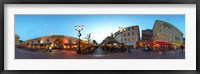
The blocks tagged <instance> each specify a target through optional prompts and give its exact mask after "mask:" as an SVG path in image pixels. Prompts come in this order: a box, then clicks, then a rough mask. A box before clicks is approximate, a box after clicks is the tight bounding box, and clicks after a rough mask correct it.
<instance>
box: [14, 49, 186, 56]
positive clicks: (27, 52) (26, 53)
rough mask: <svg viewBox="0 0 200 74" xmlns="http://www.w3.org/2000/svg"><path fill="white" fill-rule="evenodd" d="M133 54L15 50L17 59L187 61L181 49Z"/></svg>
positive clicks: (138, 51) (133, 52)
mask: <svg viewBox="0 0 200 74" xmlns="http://www.w3.org/2000/svg"><path fill="white" fill-rule="evenodd" d="M130 50H131V53H128V52H124V53H106V52H104V51H102V50H101V48H98V49H96V50H95V52H94V53H91V54H76V53H75V52H74V51H67V50H56V49H54V50H52V52H46V51H45V50H37V51H34V50H31V49H21V48H16V49H15V59H185V52H182V51H181V50H180V49H178V50H176V51H165V52H164V53H162V52H144V51H142V50H138V49H130Z"/></svg>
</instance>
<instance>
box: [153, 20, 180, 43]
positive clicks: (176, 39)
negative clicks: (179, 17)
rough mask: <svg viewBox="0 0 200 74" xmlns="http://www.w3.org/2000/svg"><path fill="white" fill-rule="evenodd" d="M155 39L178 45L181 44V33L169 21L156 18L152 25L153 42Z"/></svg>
mask: <svg viewBox="0 0 200 74" xmlns="http://www.w3.org/2000/svg"><path fill="white" fill-rule="evenodd" d="M157 41H159V42H163V43H164V42H165V43H167V44H174V45H176V46H180V45H181V44H183V33H182V32H181V31H180V30H179V29H177V28H176V27H175V26H173V25H172V24H170V23H167V22H164V21H161V20H156V21H155V23H154V27H153V42H154V43H155V42H157Z"/></svg>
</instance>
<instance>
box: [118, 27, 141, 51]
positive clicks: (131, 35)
mask: <svg viewBox="0 0 200 74" xmlns="http://www.w3.org/2000/svg"><path fill="white" fill-rule="evenodd" d="M125 29H126V30H125V31H123V32H119V31H118V32H116V33H115V39H116V40H117V41H118V42H121V43H124V44H125V45H131V46H134V47H135V46H137V44H138V42H139V41H140V31H139V26H138V25H136V26H130V27H126V28H125Z"/></svg>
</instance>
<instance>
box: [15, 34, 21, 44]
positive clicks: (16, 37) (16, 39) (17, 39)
mask: <svg viewBox="0 0 200 74" xmlns="http://www.w3.org/2000/svg"><path fill="white" fill-rule="evenodd" d="M19 44H20V41H19V35H17V34H15V45H19Z"/></svg>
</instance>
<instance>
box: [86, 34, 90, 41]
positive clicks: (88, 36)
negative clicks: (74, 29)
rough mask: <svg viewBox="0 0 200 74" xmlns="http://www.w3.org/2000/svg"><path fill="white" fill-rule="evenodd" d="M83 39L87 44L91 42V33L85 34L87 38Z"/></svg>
mask: <svg viewBox="0 0 200 74" xmlns="http://www.w3.org/2000/svg"><path fill="white" fill-rule="evenodd" d="M85 39H87V41H88V42H90V41H91V33H89V34H87V36H86V37H85Z"/></svg>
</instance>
